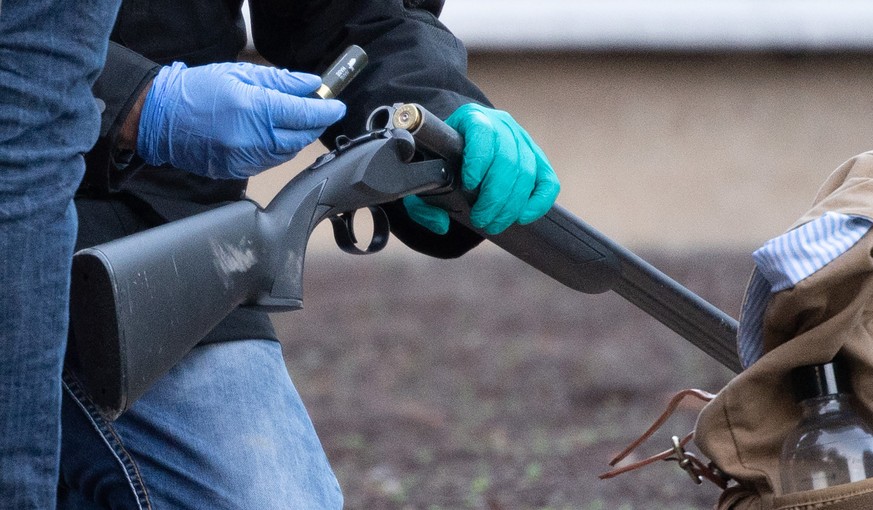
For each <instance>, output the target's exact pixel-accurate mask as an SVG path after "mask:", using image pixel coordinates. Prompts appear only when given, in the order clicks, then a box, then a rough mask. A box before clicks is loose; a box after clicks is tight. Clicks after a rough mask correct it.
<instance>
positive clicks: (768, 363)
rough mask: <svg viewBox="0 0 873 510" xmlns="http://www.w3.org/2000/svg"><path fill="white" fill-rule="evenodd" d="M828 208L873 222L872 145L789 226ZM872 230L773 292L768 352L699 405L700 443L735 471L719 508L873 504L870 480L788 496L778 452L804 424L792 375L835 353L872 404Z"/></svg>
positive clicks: (853, 508)
mask: <svg viewBox="0 0 873 510" xmlns="http://www.w3.org/2000/svg"><path fill="white" fill-rule="evenodd" d="M827 211H834V212H839V213H843V214H848V215H857V216H863V217H866V218H868V219H873V152H868V153H864V154H861V155H858V156H856V157H854V158H852V159H850V160H849V161H847V162H846V163H844V164H843V165H841V166H840V167H839V168H838V169H837V170H836V171H834V172H833V173H832V174H831V175H830V177H829V178H828V179H827V181H826V182H825V183H824V184H823V186H822V188H821V189H820V191H819V193H818V194H817V196H816V197H815V201H814V205H813V207H812V208H811V209H810V210H809V211H808V212H807V213H806V214H804V216H803V217H802V218H801V219H800V220H798V221H797V222H796V223H795V225H794V226H793V227H792V228H796V227H798V226H800V225H802V224H804V223H807V222H809V221H812V220H814V219H816V218H818V217H820V216H821V215H823V214H824V213H825V212H827ZM871 254H873V230H871V231H869V232H868V233H867V234H866V235H864V236H863V237H862V238H861V239H860V241H858V242H857V243H856V244H854V245H853V246H852V248H850V249H849V250H848V251H846V252H844V253H843V254H842V255H840V256H838V257H837V258H836V259H834V260H833V261H831V262H830V263H828V264H827V265H825V266H824V267H823V268H821V269H819V270H818V271H816V272H814V273H813V274H812V275H811V276H809V277H807V278H806V279H803V280H801V281H800V282H799V283H797V284H795V285H794V287H793V288H790V289H787V290H783V291H780V292H777V293H775V294H773V295H772V297H771V300H770V302H769V304H768V305H767V307H766V309H765V312H764V318H763V345H764V349H763V356H762V357H761V358H760V359H758V360H757V361H756V362H755V363H754V364H752V365H751V366H750V367H749V368H747V369H746V370H745V371H743V372H742V373H740V374H739V375H737V376H736V377H735V378H734V379H733V380H731V381H730V383H728V385H727V386H725V387H724V388H723V389H722V390H721V391H720V392H719V393H718V394H717V395H716V396H715V398H714V399H712V400H711V401H710V402H709V403H708V404H707V405H706V406H705V407H704V408H703V410H702V411H701V413H700V415H699V417H698V421H697V425H696V427H695V432H694V443H695V444H696V445H697V447H698V449H699V450H700V452H701V453H702V454H703V455H705V456H706V457H708V458H709V459H710V460H711V461H712V464H713V465H714V466H716V467H717V468H718V469H719V470H720V471H721V472H723V473H724V474H725V475H727V476H728V477H730V484H729V487H728V488H727V489H726V490H724V491H723V492H722V493H721V497H720V499H719V502H718V505H717V508H718V509H719V510H753V509H754V510H771V509H772V510H801V509H803V510H812V509H822V510H825V509H826V510H859V509H873V479H867V480H864V481H860V482H855V483H851V484H846V485H841V486H836V487H830V488H827V489H823V490H815V491H807V492H800V493H794V494H789V495H781V494H780V489H779V488H780V487H781V482H780V479H779V453H780V450H781V446H782V441H783V439H784V438H785V436H786V434H787V433H788V432H789V431H790V430H791V429H792V428H793V427H794V426H795V425H796V424H797V423H798V421H799V417H800V410H799V408H798V407H797V405H796V404H795V403H794V400H793V398H792V393H791V388H790V386H789V383H788V374H789V372H790V371H791V369H793V368H795V367H799V366H802V365H811V364H821V363H826V362H828V361H830V360H832V359H833V358H834V357H835V356H836V355H837V354H838V353H840V354H841V355H842V356H844V357H845V358H846V359H847V360H848V362H849V366H850V369H851V377H852V385H853V387H854V389H855V393H856V396H857V398H858V401H859V403H860V405H861V406H862V407H863V408H864V409H866V411H867V412H870V411H871V410H873V255H871Z"/></svg>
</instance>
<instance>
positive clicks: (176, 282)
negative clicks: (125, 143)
mask: <svg viewBox="0 0 873 510" xmlns="http://www.w3.org/2000/svg"><path fill="white" fill-rule="evenodd" d="M367 127H368V132H367V133H366V134H365V135H363V136H361V137H358V138H355V139H348V138H345V137H340V139H338V140H337V148H336V149H335V150H333V151H331V152H328V153H325V154H323V155H321V156H320V157H318V158H317V159H316V160H315V162H314V163H313V164H312V165H311V166H309V167H308V168H306V169H305V170H303V171H301V172H300V173H299V174H298V175H296V176H295V177H294V178H293V179H292V180H291V181H290V182H289V183H288V184H287V185H286V186H285V187H284V188H283V189H282V190H281V191H280V192H279V193H278V194H277V195H276V197H275V198H274V199H273V200H272V201H271V202H270V203H269V204H268V205H267V206H266V207H265V208H261V207H259V206H258V205H257V204H255V203H254V202H251V201H248V200H241V201H239V202H235V203H233V204H230V205H226V206H223V207H220V208H217V209H214V210H212V211H208V212H205V213H201V214H199V215H196V216H192V217H189V218H185V219H182V220H179V221H175V222H172V223H169V224H166V225H163V226H160V227H157V228H153V229H150V230H147V231H144V232H140V233H137V234H134V235H131V236H128V237H125V238H121V239H117V240H115V241H111V242H109V243H105V244H102V245H99V246H95V247H92V248H87V249H84V250H81V251H79V252H77V253H76V254H75V256H74V258H73V285H72V294H71V307H72V316H71V322H72V329H73V332H74V335H73V338H74V341H73V344H72V345H71V346H70V348H71V351H72V353H73V354H74V355H75V356H76V358H77V366H78V368H77V372H78V375H79V377H80V378H81V379H82V382H83V383H84V385H85V387H86V389H87V390H88V392H89V393H90V395H91V397H92V399H93V400H94V401H95V403H96V404H97V405H98V406H99V407H100V408H101V410H102V412H103V413H104V414H105V415H106V416H107V417H109V418H115V417H117V416H118V415H120V414H121V413H122V412H123V411H124V410H126V409H127V408H129V407H130V405H131V404H132V403H133V402H134V401H135V400H136V399H137V398H138V397H140V396H141V395H142V394H143V393H144V392H145V391H146V390H147V389H148V388H149V387H150V386H151V385H152V384H153V383H154V382H155V381H156V380H157V379H158V378H160V377H161V376H162V375H163V374H165V373H166V372H167V371H168V370H169V369H170V368H172V367H173V365H175V364H176V363H177V362H178V361H179V360H181V358H182V357H183V356H184V355H185V354H186V353H187V352H188V351H189V350H190V349H191V348H193V347H194V346H195V345H196V344H197V343H198V342H199V341H200V340H201V339H202V338H203V337H205V336H206V334H207V333H208V332H209V331H210V330H212V329H213V328H214V327H215V326H216V325H217V324H218V323H219V322H220V321H221V320H223V319H224V318H225V317H226V316H227V315H228V314H229V313H230V312H231V311H232V310H234V309H235V308H236V307H238V306H241V305H248V306H257V307H262V308H263V309H266V310H268V311H289V310H296V309H299V308H300V307H301V306H302V303H303V264H304V258H305V253H306V246H307V242H308V239H309V236H310V234H311V232H312V231H313V229H314V228H315V227H316V226H317V225H318V224H319V223H320V222H321V221H323V220H324V219H328V218H329V219H331V221H332V222H333V223H334V232H335V235H336V238H337V242H338V244H339V245H340V247H341V248H343V249H346V250H348V251H356V250H358V249H357V248H356V247H355V246H353V245H352V243H351V241H352V240H353V239H354V235H353V232H352V230H351V214H352V213H353V212H354V211H356V210H359V209H363V208H368V209H369V210H370V211H371V214H372V215H373V218H374V230H375V232H374V235H373V240H372V242H371V244H370V246H369V247H368V248H367V249H366V250H363V251H361V252H362V253H373V252H376V251H378V250H379V249H381V248H382V247H383V246H384V244H385V242H386V241H387V237H388V221H387V216H386V215H385V213H384V212H383V211H382V210H381V209H380V208H379V206H380V205H381V204H386V203H388V202H393V201H395V200H398V199H400V198H402V197H404V196H406V195H409V194H419V195H422V196H426V197H427V198H426V199H427V200H428V201H429V202H431V203H433V204H436V205H440V206H441V207H443V208H445V209H446V210H448V211H449V214H450V216H451V217H452V218H453V219H455V220H457V221H459V222H461V223H463V224H464V225H466V226H467V227H468V228H471V229H473V230H477V229H474V228H473V227H472V226H471V225H470V223H469V212H470V203H471V200H472V198H473V197H471V196H469V194H468V193H465V192H463V191H462V188H461V186H460V185H459V182H458V177H457V176H458V175H459V171H460V162H461V155H462V151H463V140H462V139H461V137H460V135H458V133H456V132H455V131H454V130H452V129H451V128H450V127H449V126H447V125H446V124H445V123H443V122H442V121H441V120H439V119H438V118H436V117H435V116H433V115H432V114H430V113H429V112H427V111H426V110H425V109H424V108H422V107H420V106H418V105H411V104H410V105H394V106H392V107H382V108H380V109H377V110H376V111H375V112H373V115H371V116H370V119H369V120H368V123H367ZM417 155H418V156H417ZM477 232H479V233H480V234H481V235H482V236H483V237H486V238H488V239H489V240H491V241H492V242H494V243H495V244H497V245H498V246H500V247H501V248H503V249H505V250H506V251H508V252H510V253H512V254H513V255H515V256H517V257H518V258H520V259H521V260H523V261H525V262H526V263H528V264H530V265H531V266H534V267H535V268H537V269H539V270H540V271H542V272H544V273H545V274H547V275H549V276H551V277H552V278H554V279H556V280H558V281H559V282H561V283H563V284H565V285H567V286H569V287H571V288H573V289H575V290H578V291H580V292H584V293H589V294H596V293H602V292H605V291H608V290H615V291H616V292H617V293H619V294H620V295H621V296H623V297H624V298H626V299H628V300H629V301H631V302H632V303H633V304H635V305H636V306H638V307H640V308H641V309H642V310H644V311H646V312H648V313H649V314H651V315H652V316H653V317H655V318H656V319H657V320H659V321H660V322H662V323H664V324H665V325H667V326H668V327H670V328H671V329H673V330H674V331H676V332H677V333H679V334H680V335H681V336H683V337H684V338H686V339H688V340H690V341H691V342H693V343H694V344H695V345H697V346H698V347H700V348H701V349H703V350H704V351H705V352H707V353H708V354H709V355H711V356H712V357H713V358H715V359H716V360H718V361H719V362H721V363H722V364H724V365H725V366H727V367H729V368H731V369H732V370H734V371H737V372H738V371H739V370H740V364H739V361H738V358H737V354H736V351H735V338H736V328H737V324H736V321H735V320H734V319H732V318H730V317H729V316H727V315H726V314H724V313H723V312H722V311H720V310H719V309H717V308H715V307H714V306H712V305H711V304H709V303H707V302H706V301H704V300H703V299H701V298H700V297H698V296H697V295H695V294H693V293H692V292H690V291H689V290H687V289H686V288H684V287H682V286H681V285H679V284H678V283H676V282H675V281H673V280H671V279H670V278H669V277H667V276H666V275H664V274H663V273H661V272H659V271H658V270H656V269H655V268H653V267H652V266H650V265H649V264H647V263H646V262H645V261H643V260H642V259H640V258H639V257H637V256H635V255H634V254H632V253H631V252H629V251H628V250H626V249H624V248H622V247H621V246H619V245H617V244H616V243H614V242H612V241H611V240H610V239H609V238H607V237H606V236H604V235H602V234H600V233H599V232H597V231H596V230H594V229H593V228H592V227H590V226H589V225H587V224H585V223H584V222H582V221H581V220H580V219H578V218H577V217H575V216H574V215H573V214H572V213H570V212H568V211H567V210H566V209H564V208H562V207H561V206H558V205H556V206H554V207H553V208H552V209H551V210H550V211H549V212H548V214H546V216H544V217H543V218H541V219H539V220H537V221H536V222H534V223H531V224H529V225H525V226H520V225H513V226H511V227H510V228H508V229H507V230H505V231H504V232H503V233H501V234H498V235H488V234H485V233H484V232H482V231H478V230H477ZM358 251H360V250H358Z"/></svg>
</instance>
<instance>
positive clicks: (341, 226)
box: [330, 206, 391, 255]
mask: <svg viewBox="0 0 873 510" xmlns="http://www.w3.org/2000/svg"><path fill="white" fill-rule="evenodd" d="M367 209H369V210H370V215H371V216H372V218H373V238H372V239H370V245H369V246H367V248H366V249H364V250H362V249H360V248H358V245H357V243H358V239H357V237H356V236H355V227H354V219H355V211H346V212H344V213H341V214H338V215H336V216H331V217H330V224H331V226H332V227H333V238H334V240H335V241H336V245H337V246H338V247H339V249H341V250H342V251H344V252H346V253H350V254H352V255H371V254H373V253H376V252H379V251H382V249H383V248H385V246H386V245H387V244H388V239H389V238H390V237H391V230H390V223H389V221H388V215H387V214H385V211H384V210H382V208H381V207H377V206H370V207H367Z"/></svg>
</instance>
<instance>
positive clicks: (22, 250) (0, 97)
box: [0, 0, 119, 509]
mask: <svg viewBox="0 0 873 510" xmlns="http://www.w3.org/2000/svg"><path fill="white" fill-rule="evenodd" d="M118 3H119V0H82V1H75V2H64V1H43V0H40V1H34V0H2V5H0V246H2V248H0V249H2V254H3V255H2V265H0V508H14V509H27V508H42V509H44V508H52V507H54V506H55V496H56V493H57V482H58V466H59V455H60V410H61V366H62V361H63V357H64V350H65V346H66V338H67V322H68V320H67V309H68V293H69V275H70V259H71V255H72V250H73V245H74V241H75V237H76V215H75V211H74V209H73V205H72V196H73V193H74V192H75V190H76V187H77V186H78V184H79V181H80V180H81V178H82V175H83V173H84V161H83V159H82V153H84V152H86V151H87V150H89V149H90V148H91V146H92V145H93V144H94V142H95V141H96V139H97V135H98V130H99V126H100V116H99V112H98V108H97V105H96V103H95V100H94V98H93V96H92V94H91V84H92V83H93V82H94V80H95V79H96V78H97V75H98V73H99V72H100V69H101V68H102V66H103V62H104V60H105V58H106V49H107V44H108V42H107V40H108V36H109V31H110V29H111V27H112V24H113V21H114V19H115V15H116V12H117V9H118Z"/></svg>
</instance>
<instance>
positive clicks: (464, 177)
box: [403, 103, 561, 235]
mask: <svg viewBox="0 0 873 510" xmlns="http://www.w3.org/2000/svg"><path fill="white" fill-rule="evenodd" d="M446 124H448V125H449V126H451V127H453V128H454V129H455V130H457V131H458V132H459V133H460V134H461V136H463V137H464V163H463V165H462V167H461V185H462V186H463V187H464V188H465V189H467V190H477V191H478V193H479V196H478V198H477V199H476V203H475V204H473V208H472V210H471V211H470V222H471V223H472V224H473V226H474V227H476V228H481V229H483V230H484V231H485V232H486V233H487V234H492V235H493V234H499V233H500V232H503V231H504V230H505V229H506V228H507V227H509V226H510V225H512V224H513V223H516V222H518V223H519V224H521V225H526V224H528V223H531V222H533V221H535V220H537V219H539V218H540V217H541V216H543V215H544V214H546V213H547V212H548V211H549V209H550V208H551V207H552V204H554V203H555V199H557V197H558V191H560V188H561V184H560V183H559V182H558V177H557V175H555V171H554V170H552V166H551V165H550V164H549V161H548V159H546V155H545V154H543V151H542V149H540V148H539V146H537V144H536V143H534V141H533V140H532V139H531V137H530V135H528V134H527V132H526V131H525V130H524V129H523V128H522V127H521V126H520V125H519V124H518V122H516V121H515V119H513V118H512V116H510V115H509V114H508V113H506V112H504V111H501V110H494V109H491V108H486V107H484V106H480V105H478V104H473V103H470V104H465V105H463V106H461V107H460V108H458V109H457V110H455V112H454V113H452V114H451V115H450V116H449V118H448V119H446ZM403 204H404V205H405V206H406V211H407V212H408V213H409V216H410V218H412V219H413V220H415V221H416V222H417V223H419V224H421V225H423V226H425V227H427V228H428V229H429V230H431V231H433V232H436V233H437V234H445V233H446V232H448V229H449V216H448V213H446V212H445V211H444V210H442V209H440V208H438V207H434V206H432V205H429V204H426V203H425V202H424V201H423V200H422V199H421V198H419V197H417V196H414V195H410V196H408V197H405V198H404V199H403Z"/></svg>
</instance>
